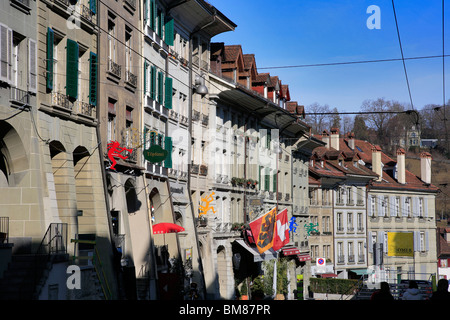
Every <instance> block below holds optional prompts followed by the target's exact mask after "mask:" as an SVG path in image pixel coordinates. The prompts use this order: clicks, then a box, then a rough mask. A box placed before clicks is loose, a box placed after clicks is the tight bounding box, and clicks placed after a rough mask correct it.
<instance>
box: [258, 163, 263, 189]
mask: <svg viewBox="0 0 450 320" xmlns="http://www.w3.org/2000/svg"><path fill="white" fill-rule="evenodd" d="M261 170H262V166H259V170H258V173H259V178H258V185H259V190H262V180H261Z"/></svg>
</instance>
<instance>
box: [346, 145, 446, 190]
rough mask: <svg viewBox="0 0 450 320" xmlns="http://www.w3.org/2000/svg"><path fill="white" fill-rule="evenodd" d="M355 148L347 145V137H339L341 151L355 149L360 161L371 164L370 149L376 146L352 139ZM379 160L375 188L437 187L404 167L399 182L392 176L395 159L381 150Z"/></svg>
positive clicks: (421, 188) (425, 188)
mask: <svg viewBox="0 0 450 320" xmlns="http://www.w3.org/2000/svg"><path fill="white" fill-rule="evenodd" d="M354 143H355V150H352V149H351V148H350V147H349V146H348V139H346V138H340V139H339V148H340V149H341V150H343V151H346V152H347V151H352V152H353V151H355V152H357V153H358V155H359V156H360V157H361V159H362V161H364V162H365V163H366V164H370V165H372V149H373V148H374V147H375V148H376V147H377V146H375V145H373V144H371V143H370V142H367V141H363V140H358V139H354ZM381 162H382V163H383V165H384V167H383V177H382V180H381V181H374V182H373V187H376V188H378V187H379V188H397V189H411V190H421V191H432V192H436V191H437V190H438V188H437V187H436V186H434V185H428V184H426V183H424V182H423V181H422V180H421V179H420V178H419V177H417V176H416V175H415V174H413V173H412V172H410V171H408V170H406V169H405V178H406V179H405V181H406V183H405V184H401V183H399V182H398V181H397V180H396V179H395V178H394V177H393V172H394V170H395V168H394V167H395V166H396V164H397V161H395V160H394V159H392V158H391V157H389V156H388V155H386V154H385V153H384V152H382V151H381Z"/></svg>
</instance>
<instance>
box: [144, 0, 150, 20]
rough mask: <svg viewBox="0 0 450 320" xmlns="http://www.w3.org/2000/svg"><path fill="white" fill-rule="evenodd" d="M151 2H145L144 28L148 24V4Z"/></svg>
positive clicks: (147, 0) (145, 0) (146, 0)
mask: <svg viewBox="0 0 450 320" xmlns="http://www.w3.org/2000/svg"><path fill="white" fill-rule="evenodd" d="M149 1H150V0H144V26H145V25H146V24H147V20H148V2H149Z"/></svg>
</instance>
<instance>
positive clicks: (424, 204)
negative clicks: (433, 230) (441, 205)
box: [422, 197, 428, 218]
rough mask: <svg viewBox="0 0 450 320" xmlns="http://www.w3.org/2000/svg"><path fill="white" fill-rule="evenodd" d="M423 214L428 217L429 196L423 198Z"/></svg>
mask: <svg viewBox="0 0 450 320" xmlns="http://www.w3.org/2000/svg"><path fill="white" fill-rule="evenodd" d="M422 206H423V215H424V216H425V217H426V218H428V198H426V197H424V198H423V203H422Z"/></svg>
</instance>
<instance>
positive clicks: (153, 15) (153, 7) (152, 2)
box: [149, 0, 156, 30]
mask: <svg viewBox="0 0 450 320" xmlns="http://www.w3.org/2000/svg"><path fill="white" fill-rule="evenodd" d="M149 1H150V28H152V29H153V30H155V27H156V1H155V0H149Z"/></svg>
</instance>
